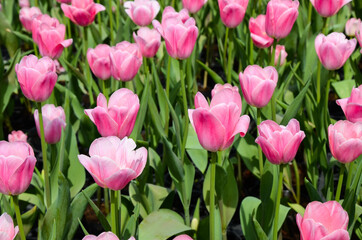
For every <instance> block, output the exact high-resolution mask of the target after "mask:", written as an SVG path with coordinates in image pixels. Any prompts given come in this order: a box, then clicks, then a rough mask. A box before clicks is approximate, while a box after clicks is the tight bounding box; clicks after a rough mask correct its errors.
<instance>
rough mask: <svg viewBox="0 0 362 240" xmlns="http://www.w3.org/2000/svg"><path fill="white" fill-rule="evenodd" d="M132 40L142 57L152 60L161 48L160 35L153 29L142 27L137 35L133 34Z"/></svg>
mask: <svg viewBox="0 0 362 240" xmlns="http://www.w3.org/2000/svg"><path fill="white" fill-rule="evenodd" d="M133 39H134V40H135V42H136V43H137V45H138V47H139V48H140V50H141V53H142V56H144V57H146V58H153V57H154V56H155V55H156V53H157V51H158V49H159V48H160V46H161V35H160V34H159V33H158V32H157V30H155V29H149V28H147V27H142V28H140V29H139V30H138V32H137V35H136V33H133Z"/></svg>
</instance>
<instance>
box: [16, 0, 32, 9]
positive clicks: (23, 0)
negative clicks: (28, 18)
mask: <svg viewBox="0 0 362 240" xmlns="http://www.w3.org/2000/svg"><path fill="white" fill-rule="evenodd" d="M19 6H20V7H21V8H24V7H30V3H29V0H19Z"/></svg>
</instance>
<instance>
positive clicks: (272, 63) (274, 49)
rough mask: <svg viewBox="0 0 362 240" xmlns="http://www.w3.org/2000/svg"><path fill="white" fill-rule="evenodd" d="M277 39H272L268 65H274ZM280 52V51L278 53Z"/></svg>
mask: <svg viewBox="0 0 362 240" xmlns="http://www.w3.org/2000/svg"><path fill="white" fill-rule="evenodd" d="M277 43H278V42H277V39H274V42H273V51H272V54H271V57H270V66H274V65H275V64H274V62H275V52H276V49H277ZM280 54H281V53H280Z"/></svg>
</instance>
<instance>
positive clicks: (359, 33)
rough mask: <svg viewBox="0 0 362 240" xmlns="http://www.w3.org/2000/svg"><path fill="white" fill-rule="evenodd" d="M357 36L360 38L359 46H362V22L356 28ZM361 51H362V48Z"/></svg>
mask: <svg viewBox="0 0 362 240" xmlns="http://www.w3.org/2000/svg"><path fill="white" fill-rule="evenodd" d="M356 38H357V40H358V43H359V46H360V47H362V24H360V25H359V28H358V30H356ZM360 52H361V53H362V49H361V51H360Z"/></svg>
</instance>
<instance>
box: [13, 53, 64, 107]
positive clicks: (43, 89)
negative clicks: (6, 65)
mask: <svg viewBox="0 0 362 240" xmlns="http://www.w3.org/2000/svg"><path fill="white" fill-rule="evenodd" d="M55 71H56V68H55V64H54V62H53V60H51V59H50V58H48V57H43V58H41V59H39V60H38V58H37V57H36V56H34V55H29V56H25V57H23V58H22V59H21V61H20V63H19V64H16V66H15V72H16V74H17V76H18V81H19V84H20V88H21V91H22V92H23V94H24V96H25V97H26V98H28V99H30V100H32V101H35V102H43V101H45V100H47V99H48V98H49V97H50V95H51V94H52V92H53V88H54V86H55V83H56V82H57V78H58V76H57V74H56V73H55Z"/></svg>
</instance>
